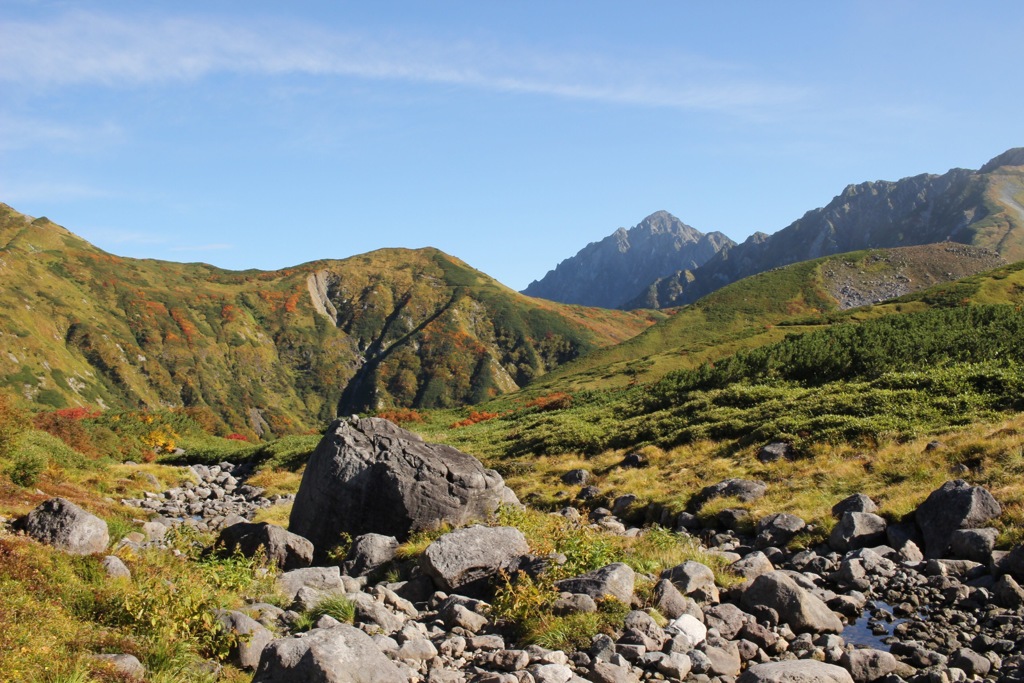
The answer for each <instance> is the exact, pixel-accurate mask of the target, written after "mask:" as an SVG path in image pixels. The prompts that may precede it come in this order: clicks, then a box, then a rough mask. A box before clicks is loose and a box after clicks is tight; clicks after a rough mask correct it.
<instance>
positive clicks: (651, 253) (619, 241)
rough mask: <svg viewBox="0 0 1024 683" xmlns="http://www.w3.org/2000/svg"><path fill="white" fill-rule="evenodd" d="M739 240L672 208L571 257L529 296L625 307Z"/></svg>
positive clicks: (530, 290) (533, 287)
mask: <svg viewBox="0 0 1024 683" xmlns="http://www.w3.org/2000/svg"><path fill="white" fill-rule="evenodd" d="M734 244H735V243H734V242H733V241H732V240H730V239H729V238H728V237H726V236H725V235H723V234H722V233H720V232H710V233H707V234H704V233H702V232H701V231H700V230H697V229H695V228H692V227H690V226H689V225H686V224H685V223H683V222H682V221H680V220H679V219H678V218H676V217H675V216H673V215H672V214H670V213H668V212H667V211H657V212H655V213H652V214H651V215H650V216H648V217H647V218H645V219H644V220H643V221H641V222H640V223H639V224H638V225H636V226H634V227H632V228H630V229H629V230H626V229H625V228H619V229H618V230H616V231H615V232H613V233H612V234H611V235H609V236H607V237H605V238H604V239H603V240H601V241H600V242H591V243H590V244H588V245H587V246H586V247H584V248H583V249H581V250H580V251H579V253H577V254H576V255H575V256H573V257H571V258H567V259H565V260H564V261H562V262H561V263H559V264H558V266H556V267H555V269H554V270H552V271H549V272H548V274H547V275H545V276H544V277H543V278H541V279H540V280H535V281H534V282H531V283H530V285H529V286H528V287H527V288H526V289H524V290H523V294H526V295H528V296H535V297H539V298H542V299H550V300H552V301H559V302H562V303H567V304H581V305H584V306H599V307H602V308H623V307H624V306H625V305H626V304H627V303H629V302H630V301H632V300H633V299H634V298H636V297H638V296H640V295H641V294H642V293H643V292H644V291H645V290H646V289H647V287H648V285H650V283H651V282H653V281H654V280H655V279H657V278H662V277H665V276H668V275H672V274H674V273H676V272H678V271H686V270H692V269H695V268H697V267H698V266H700V265H701V264H703V263H705V262H707V261H708V259H710V258H711V257H713V256H714V255H715V254H717V253H718V252H720V251H721V250H722V249H723V248H725V247H728V246H732V245H734Z"/></svg>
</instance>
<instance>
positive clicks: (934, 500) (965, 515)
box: [914, 479, 1002, 559]
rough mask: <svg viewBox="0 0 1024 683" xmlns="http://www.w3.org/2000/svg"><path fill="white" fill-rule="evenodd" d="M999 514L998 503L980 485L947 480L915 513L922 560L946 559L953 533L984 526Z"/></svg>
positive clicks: (1000, 511)
mask: <svg viewBox="0 0 1024 683" xmlns="http://www.w3.org/2000/svg"><path fill="white" fill-rule="evenodd" d="M1001 513H1002V508H1001V507H1000V506H999V503H998V502H997V501H996V499H995V498H993V497H992V494H991V493H989V492H988V491H986V490H985V489H984V488H982V487H981V486H971V485H970V484H968V483H967V482H966V481H964V480H963V479H957V480H955V481H947V482H946V483H945V484H943V485H942V486H941V487H939V488H938V489H936V490H934V491H932V492H931V493H930V494H929V495H928V498H927V499H925V501H924V502H923V503H921V505H919V506H918V508H917V511H916V512H915V513H914V521H916V522H917V526H918V527H919V528H920V529H921V535H922V536H924V554H925V557H926V558H929V559H933V558H939V557H945V556H946V552H947V551H948V550H949V544H950V542H951V538H952V535H953V532H954V531H956V530H957V529H977V528H980V527H983V526H985V524H986V523H987V522H989V521H991V520H993V519H995V518H996V517H998V516H999V515H1000V514H1001Z"/></svg>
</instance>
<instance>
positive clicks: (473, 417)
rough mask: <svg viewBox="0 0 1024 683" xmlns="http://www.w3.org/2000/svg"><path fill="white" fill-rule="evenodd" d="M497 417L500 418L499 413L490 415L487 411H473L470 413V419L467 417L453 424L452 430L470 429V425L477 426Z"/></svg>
mask: <svg viewBox="0 0 1024 683" xmlns="http://www.w3.org/2000/svg"><path fill="white" fill-rule="evenodd" d="M496 417H499V416H498V413H489V412H487V411H485V410H481V411H479V412H478V411H476V410H473V411H470V413H469V417H467V418H466V419H465V420H459V421H458V422H455V423H453V424H452V427H451V428H452V429H458V428H460V427H468V426H470V425H475V424H476V423H477V422H486V421H487V420H493V419H495V418H496Z"/></svg>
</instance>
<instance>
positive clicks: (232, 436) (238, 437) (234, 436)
mask: <svg viewBox="0 0 1024 683" xmlns="http://www.w3.org/2000/svg"><path fill="white" fill-rule="evenodd" d="M224 438H225V439H231V440H232V441H249V439H247V438H246V437H245V435H244V434H239V433H237V432H235V433H234V434H228V435H227V436H225V437H224Z"/></svg>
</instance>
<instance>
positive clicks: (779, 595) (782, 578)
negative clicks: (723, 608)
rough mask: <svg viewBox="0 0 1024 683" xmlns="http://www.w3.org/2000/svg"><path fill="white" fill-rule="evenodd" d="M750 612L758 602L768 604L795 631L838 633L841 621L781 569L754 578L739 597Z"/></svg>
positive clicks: (766, 605) (840, 628)
mask: <svg viewBox="0 0 1024 683" xmlns="http://www.w3.org/2000/svg"><path fill="white" fill-rule="evenodd" d="M740 603H741V604H742V606H743V608H744V610H746V611H747V612H751V611H753V610H755V609H756V608H757V607H758V606H759V605H763V606H765V607H770V608H772V609H773V610H775V611H776V612H777V613H778V615H779V621H781V622H783V623H785V624H788V625H789V627H790V628H791V629H793V631H795V632H796V633H840V632H841V631H842V630H843V622H842V621H840V620H839V617H837V616H836V615H835V614H834V613H833V612H832V610H830V609H829V608H828V606H827V605H825V603H824V602H822V601H821V599H820V598H818V597H817V596H815V595H813V594H812V593H810V592H808V591H806V590H804V589H803V588H801V587H800V586H799V585H797V583H796V581H794V580H793V579H791V578H790V577H789V576H787V575H786V574H785V573H784V572H781V571H774V572H768V573H767V574H762V575H761V576H759V577H757V578H756V579H754V580H753V581H752V582H751V583H750V585H749V586H747V588H746V589H745V590H744V591H743V596H742V598H741V600H740Z"/></svg>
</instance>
